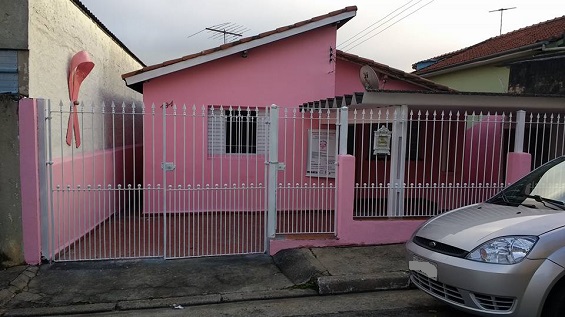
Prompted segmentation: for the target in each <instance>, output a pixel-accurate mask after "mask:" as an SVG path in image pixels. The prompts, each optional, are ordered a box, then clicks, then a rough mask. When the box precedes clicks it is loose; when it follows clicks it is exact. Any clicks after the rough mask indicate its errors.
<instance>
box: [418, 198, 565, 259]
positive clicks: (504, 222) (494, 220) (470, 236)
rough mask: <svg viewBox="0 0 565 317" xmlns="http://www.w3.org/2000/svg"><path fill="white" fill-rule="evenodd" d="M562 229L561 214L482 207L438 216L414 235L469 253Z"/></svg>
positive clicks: (520, 207) (529, 209) (517, 208)
mask: <svg viewBox="0 0 565 317" xmlns="http://www.w3.org/2000/svg"><path fill="white" fill-rule="evenodd" d="M564 225H565V212H564V211H563V210H551V209H534V208H528V207H525V206H518V207H513V206H503V205H495V204H489V203H483V204H478V205H471V206H467V207H463V208H460V209H457V210H453V211H451V212H447V213H445V214H442V215H439V216H437V217H435V218H433V219H431V220H430V221H428V222H427V223H426V224H425V225H424V226H422V227H421V228H420V229H419V230H418V232H417V233H416V235H417V236H419V237H423V238H426V239H430V240H434V241H437V242H441V243H444V244H447V245H451V246H454V247H457V248H460V249H463V250H466V251H472V250H473V249H474V248H476V247H477V246H478V245H480V244H482V243H483V242H486V241H488V240H490V239H493V238H496V237H500V236H509V235H535V236H538V235H541V234H543V233H545V232H548V231H551V230H553V229H556V228H559V227H562V226H564Z"/></svg>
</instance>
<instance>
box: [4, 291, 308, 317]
mask: <svg viewBox="0 0 565 317" xmlns="http://www.w3.org/2000/svg"><path fill="white" fill-rule="evenodd" d="M316 295H318V293H317V292H316V291H315V290H308V289H285V290H273V291H263V292H253V293H244V292H243V293H228V294H208V295H195V296H184V297H169V298H156V299H142V300H131V301H120V302H117V303H97V304H82V305H69V306H58V307H34V308H16V309H10V310H7V311H6V312H5V313H4V315H3V316H6V317H31V316H52V315H70V314H92V313H103V312H112V311H127V310H140V309H154V308H171V309H183V308H185V307H190V306H196V305H209V304H220V303H230V302H243V301H251V300H265V299H281V298H293V297H294V298H295V297H307V296H316ZM0 315H1V314H0Z"/></svg>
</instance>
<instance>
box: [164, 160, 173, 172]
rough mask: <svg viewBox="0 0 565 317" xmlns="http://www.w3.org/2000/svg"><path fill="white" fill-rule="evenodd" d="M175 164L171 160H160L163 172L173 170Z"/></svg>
mask: <svg viewBox="0 0 565 317" xmlns="http://www.w3.org/2000/svg"><path fill="white" fill-rule="evenodd" d="M176 167H177V166H176V165H175V163H173V162H162V163H161V168H162V169H163V171H165V172H169V171H174V170H175V168H176Z"/></svg>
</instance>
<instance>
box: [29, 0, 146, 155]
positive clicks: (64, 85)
mask: <svg viewBox="0 0 565 317" xmlns="http://www.w3.org/2000/svg"><path fill="white" fill-rule="evenodd" d="M29 1H30V2H29V96H30V97H32V98H44V99H50V100H51V104H52V106H53V107H54V108H55V109H57V110H58V109H59V104H60V101H63V103H64V106H63V108H62V110H63V111H64V113H62V116H61V115H58V116H54V117H53V120H52V129H53V130H52V134H51V135H52V137H53V138H54V140H55V141H56V142H55V143H54V148H55V153H54V155H55V156H56V157H57V156H58V157H60V156H68V155H69V154H70V147H67V146H66V145H63V146H62V149H63V151H61V145H58V144H60V143H61V142H60V140H61V135H62V136H63V138H64V135H65V133H66V128H67V118H68V113H67V112H68V109H69V104H68V102H69V92H68V67H69V64H70V60H71V57H72V56H73V55H74V54H75V53H76V52H79V51H81V50H86V51H87V52H88V53H89V55H90V57H91V59H92V61H93V62H94V64H95V66H94V69H93V70H92V72H91V73H90V74H89V75H88V77H87V78H86V79H85V80H84V82H83V83H82V86H81V88H80V92H79V101H81V102H84V104H85V105H86V107H85V111H90V110H91V106H92V105H94V106H95V107H96V112H99V111H100V110H99V107H100V105H101V104H102V103H103V102H105V103H106V104H108V105H109V104H111V103H112V102H116V103H117V104H118V105H119V107H118V109H117V111H120V112H121V103H122V102H125V103H126V104H128V111H129V112H131V103H132V102H136V103H137V104H138V105H141V100H142V95H141V94H139V93H137V92H135V91H133V90H132V89H130V88H128V87H127V86H126V85H125V83H124V81H123V80H122V78H121V75H122V74H124V73H127V72H130V71H133V70H137V69H139V68H141V67H142V65H141V64H140V63H139V62H137V61H136V60H135V59H134V58H133V57H132V56H131V55H129V54H128V53H127V52H126V51H124V50H123V48H122V47H121V46H119V45H118V44H117V43H116V42H115V41H114V40H113V39H112V38H111V37H110V36H109V35H108V34H106V33H105V32H104V31H103V30H102V29H101V28H100V27H99V26H98V25H97V24H96V23H95V22H94V21H92V20H91V19H90V18H89V17H88V16H87V15H86V14H84V13H83V12H82V11H81V10H80V9H79V8H78V7H77V6H76V5H75V4H74V3H73V2H72V1H70V0H29ZM61 118H62V122H60V121H59V120H61ZM130 119H131V117H130V118H129V119H128V120H130ZM101 120H102V117H100V116H97V117H95V118H94V120H92V118H91V117H89V116H85V118H84V120H83V118H80V121H81V123H82V125H81V129H82V130H83V131H82V132H83V133H82V134H83V135H82V138H83V141H84V142H83V144H84V148H85V149H86V150H91V149H101V148H109V147H111V146H112V145H113V141H112V140H110V141H108V136H107V133H108V130H109V129H111V126H110V125H107V124H106V125H105V129H106V130H107V131H106V136H104V135H102V132H103V131H101V128H100V127H102V124H101ZM108 120H109V119H108V118H106V119H105V121H106V123H108ZM110 120H111V119H110ZM116 122H118V123H119V124H120V126H119V127H118V128H117V130H118V131H117V132H118V133H122V132H125V133H126V134H127V133H129V131H130V130H131V128H129V127H128V126H124V127H122V118H121V117H120V118H116ZM126 125H131V122H129V123H128V122H126ZM93 127H94V128H93ZM110 139H111V138H110ZM118 139H119V140H121V136H119V137H118ZM127 139H128V140H129V139H131V138H130V137H128V138H127ZM90 140H94V141H93V142H92V141H90ZM57 141H58V143H57ZM89 141H90V142H89ZM120 143H121V141H120ZM126 143H131V141H126ZM84 148H83V149H84Z"/></svg>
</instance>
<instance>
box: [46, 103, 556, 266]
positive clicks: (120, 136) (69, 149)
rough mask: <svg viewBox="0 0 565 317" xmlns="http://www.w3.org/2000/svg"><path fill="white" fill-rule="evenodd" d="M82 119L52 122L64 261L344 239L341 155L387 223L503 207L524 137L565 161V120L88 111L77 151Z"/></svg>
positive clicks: (54, 212) (63, 111) (364, 112)
mask: <svg viewBox="0 0 565 317" xmlns="http://www.w3.org/2000/svg"><path fill="white" fill-rule="evenodd" d="M70 109H72V108H71V107H69V105H67V104H64V103H60V104H58V105H51V104H50V103H47V105H46V106H45V109H44V110H45V111H44V112H42V113H43V114H44V116H45V120H40V121H42V122H45V129H44V131H45V133H44V135H43V136H44V143H45V145H46V150H47V151H46V161H47V162H48V165H47V166H48V169H47V172H46V179H47V181H46V186H47V188H48V191H47V192H48V195H47V196H48V197H47V199H46V201H47V202H48V203H47V204H46V205H45V208H44V211H43V213H42V226H43V227H42V232H43V239H42V241H43V242H44V244H43V246H42V248H43V254H44V255H47V257H49V259H52V260H55V261H68V260H91V259H116V258H139V257H165V258H178V257H193V256H211V255H226V254H246V253H261V252H265V250H266V248H267V246H268V242H269V239H270V238H273V237H274V236H275V235H284V236H285V237H286V238H293V237H294V236H298V235H300V236H305V235H306V236H309V237H310V236H312V235H319V234H322V235H334V234H335V233H336V206H337V203H336V202H337V199H338V194H339V193H338V192H337V186H336V175H337V168H338V166H337V164H336V157H337V153H338V149H339V150H340V151H341V153H343V151H344V150H345V149H347V152H348V153H350V154H352V155H354V157H355V164H356V168H355V171H351V172H352V173H355V180H356V181H355V205H354V206H353V207H354V215H353V216H354V217H357V218H376V219H380V218H391V217H396V218H398V217H429V216H432V215H436V214H438V213H441V212H444V211H447V210H451V209H454V208H457V207H460V206H463V205H466V204H470V203H475V202H480V201H483V200H485V199H487V198H489V197H490V196H492V195H494V194H495V193H496V192H497V191H499V190H500V189H501V188H503V187H504V186H505V185H506V184H505V176H506V169H507V167H506V159H507V153H508V152H510V151H511V148H512V147H513V146H516V144H515V143H516V141H515V140H516V139H518V140H521V135H522V134H523V135H524V138H523V142H520V141H518V143H521V144H520V145H521V148H522V149H523V150H524V151H525V152H528V153H531V154H532V168H534V167H537V166H539V165H541V164H543V163H545V162H547V161H548V160H550V159H552V158H554V157H557V156H560V155H563V153H564V152H565V129H564V126H565V118H564V117H563V115H562V114H538V113H536V112H531V113H530V112H528V113H524V112H521V116H520V118H521V119H516V115H515V114H514V113H498V112H494V113H493V112H465V111H460V112H457V111H446V110H433V109H430V110H422V109H420V110H411V109H407V108H406V107H385V108H372V109H357V108H355V107H351V108H350V109H349V110H347V109H345V108H344V109H336V108H318V109H308V108H304V109H298V108H296V109H291V108H282V109H281V108H278V107H276V106H273V107H271V106H269V107H230V106H222V105H220V106H218V105H205V106H177V105H167V104H165V105H163V106H149V107H146V106H144V105H135V104H134V105H123V104H122V105H116V104H109V105H80V106H79V107H78V108H77V112H78V113H77V115H78V118H79V120H78V122H79V129H78V131H79V132H80V138H81V143H80V146H78V147H77V143H75V142H74V140H76V136H77V135H74V140H71V141H73V142H67V141H68V140H67V139H66V132H67V130H68V128H69V126H68V125H67V123H68V118H69V115H70V114H71V113H72V111H71V110H70ZM345 127H347V129H346V128H345ZM516 130H520V133H519V135H518V136H516ZM340 131H341V133H340ZM345 131H347V137H346V133H345ZM42 139H43V138H42ZM340 139H341V141H340ZM340 142H341V144H340ZM69 144H70V145H69Z"/></svg>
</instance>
